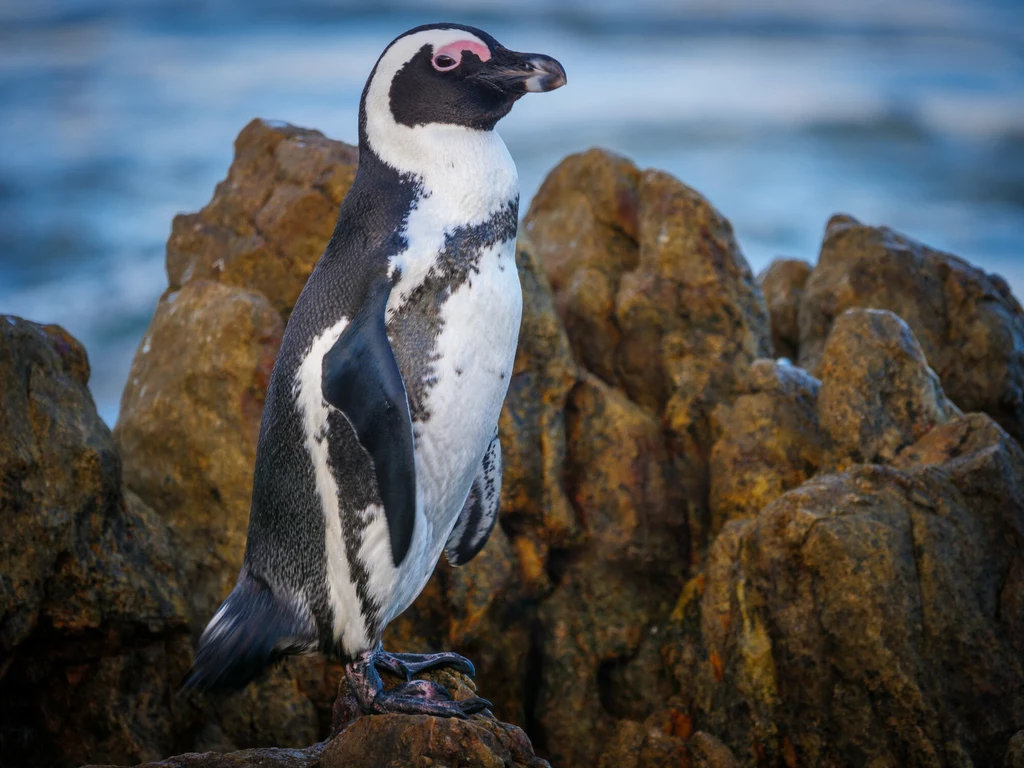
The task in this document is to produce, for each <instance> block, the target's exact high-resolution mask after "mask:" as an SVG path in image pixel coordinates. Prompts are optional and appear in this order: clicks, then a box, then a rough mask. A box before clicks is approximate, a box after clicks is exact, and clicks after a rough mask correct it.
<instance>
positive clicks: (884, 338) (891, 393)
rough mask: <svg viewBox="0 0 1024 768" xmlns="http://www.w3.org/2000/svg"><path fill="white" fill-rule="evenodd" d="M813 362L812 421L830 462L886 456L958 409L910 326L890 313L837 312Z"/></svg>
mask: <svg viewBox="0 0 1024 768" xmlns="http://www.w3.org/2000/svg"><path fill="white" fill-rule="evenodd" d="M854 361H855V362H854ZM819 368H820V371H821V392H820V394H819V396H818V421H819V423H820V424H821V428H822V429H823V430H824V432H825V433H826V434H827V435H828V437H829V439H830V449H829V452H828V454H829V455H828V462H829V464H830V465H831V466H832V467H836V468H842V467H844V466H847V465H849V464H855V463H863V462H888V461H891V460H892V459H893V458H895V456H896V454H897V453H898V452H899V451H900V449H901V448H904V447H906V446H908V445H910V444H911V443H914V442H916V441H917V440H919V439H920V438H921V437H923V436H924V435H925V434H927V433H928V432H929V431H930V430H931V429H932V428H933V427H935V426H937V425H939V424H945V423H946V422H947V421H949V420H950V419H951V418H955V417H957V416H961V415H962V414H961V413H960V410H959V409H958V408H957V407H956V406H955V405H953V404H952V403H951V402H949V400H948V399H947V398H946V395H945V393H943V391H942V386H941V385H940V384H939V378H938V376H936V375H935V372H934V371H933V370H932V369H931V368H929V367H928V361H927V360H925V357H924V353H923V352H922V351H921V346H920V345H919V344H918V343H917V339H915V338H914V334H913V332H911V330H910V327H909V326H908V325H907V324H906V323H905V322H903V320H901V319H900V318H899V317H897V316H896V315H894V314H893V313H892V312H887V311H885V310H877V309H850V310H847V311H846V312H844V313H843V314H842V315H840V316H839V317H838V318H837V319H836V321H835V323H834V324H833V325H832V332H831V333H830V334H829V337H828V341H827V343H826V344H825V351H824V352H823V353H822V357H821V363H820V365H819Z"/></svg>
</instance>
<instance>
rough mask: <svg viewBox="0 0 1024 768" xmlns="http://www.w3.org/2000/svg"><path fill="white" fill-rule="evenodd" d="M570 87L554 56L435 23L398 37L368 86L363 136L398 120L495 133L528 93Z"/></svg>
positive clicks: (469, 29)
mask: <svg viewBox="0 0 1024 768" xmlns="http://www.w3.org/2000/svg"><path fill="white" fill-rule="evenodd" d="M562 85H565V70H564V69H562V65H561V64H559V63H558V62H557V61H555V60H554V59H552V58H551V57H550V56H542V55H540V54H536V53H517V52H515V51H510V50H508V49H507V48H505V47H504V46H502V45H501V44H500V43H499V42H498V41H497V40H495V39H494V38H493V37H491V36H490V35H488V34H487V33H486V32H483V31H481V30H479V29H476V28H474V27H467V26H463V25H460V24H430V25H427V26H423V27H416V28H415V29H411V30H409V31H408V32H406V33H405V34H403V35H401V36H399V37H398V38H396V39H395V40H394V41H393V42H392V43H391V45H389V46H388V47H387V48H386V49H385V50H384V53H383V54H381V57H380V59H379V60H378V61H377V66H376V67H374V70H373V72H372V73H371V74H370V79H369V80H368V81H367V83H366V88H365V89H364V90H363V99H362V105H361V109H360V113H361V114H360V129H361V130H360V133H361V135H360V139H361V140H364V139H365V138H366V135H367V134H368V135H369V138H370V140H371V143H373V140H374V138H375V136H374V133H375V129H378V131H383V130H385V129H386V127H387V126H389V125H390V124H394V125H397V126H405V127H407V128H417V127H419V126H433V125H444V126H459V127H462V128H467V129H472V130H479V131H489V130H491V129H493V128H494V126H495V124H496V123H497V122H498V121H499V120H500V119H501V118H503V117H504V116H505V115H507V114H508V112H509V110H510V109H512V105H513V104H515V102H516V100H518V99H519V98H520V97H521V96H523V95H524V94H526V93H531V92H532V93H539V92H543V91H551V90H554V89H555V88H559V87H561V86H562Z"/></svg>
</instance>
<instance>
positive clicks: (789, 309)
mask: <svg viewBox="0 0 1024 768" xmlns="http://www.w3.org/2000/svg"><path fill="white" fill-rule="evenodd" d="M811 269H812V267H811V265H810V264H808V263H807V262H806V261H802V260H800V259H776V260H775V261H773V262H772V263H771V264H769V265H768V267H766V268H765V270H764V271H763V272H761V274H759V275H758V276H757V282H758V283H759V284H760V286H761V293H762V294H763V295H764V301H765V304H767V306H768V312H769V314H770V317H771V328H772V348H773V349H774V350H775V356H776V357H785V358H788V359H789V360H794V361H795V360H796V359H797V357H798V354H799V350H800V322H799V313H800V302H801V300H802V299H803V296H804V286H805V285H806V284H807V278H809V277H810V276H811Z"/></svg>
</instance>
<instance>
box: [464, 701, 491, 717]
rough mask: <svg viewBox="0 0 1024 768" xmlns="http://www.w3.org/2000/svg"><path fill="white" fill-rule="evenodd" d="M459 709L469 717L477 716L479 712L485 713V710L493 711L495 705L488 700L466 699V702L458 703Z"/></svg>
mask: <svg viewBox="0 0 1024 768" xmlns="http://www.w3.org/2000/svg"><path fill="white" fill-rule="evenodd" d="M458 705H459V707H461V708H462V711H463V712H465V713H466V714H467V715H475V714H476V713H477V712H483V711H484V710H485V709H491V708H492V707H493V705H492V704H491V702H489V701H488V700H487V699H480V698H474V699H466V700H465V701H460V702H458Z"/></svg>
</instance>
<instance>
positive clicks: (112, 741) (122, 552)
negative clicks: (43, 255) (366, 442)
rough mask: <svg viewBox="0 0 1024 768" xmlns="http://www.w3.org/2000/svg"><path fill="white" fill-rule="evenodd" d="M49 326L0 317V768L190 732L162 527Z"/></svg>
mask: <svg viewBox="0 0 1024 768" xmlns="http://www.w3.org/2000/svg"><path fill="white" fill-rule="evenodd" d="M88 377H89V364H88V360H87V358H86V356H85V351H84V350H83V349H82V347H81V345H79V344H78V342H77V341H75V340H74V339H73V338H72V337H71V336H70V335H68V334H67V332H66V331H64V330H63V329H61V328H59V327H56V326H40V325H36V324H35V323H30V322H28V321H25V320H21V319H19V318H14V317H2V318H0V514H2V516H3V519H4V524H5V526H6V532H5V535H4V537H3V539H2V541H0V609H2V613H0V616H2V619H0V762H2V763H3V764H5V765H54V766H71V765H78V764H79V763H80V762H81V761H82V760H83V759H84V760H97V759H99V760H110V761H120V762H135V761H138V760H144V759H149V758H155V757H159V756H160V755H161V754H166V753H167V752H169V751H171V750H172V749H173V748H174V746H175V740H174V734H175V733H176V732H178V731H179V730H180V729H181V728H182V727H183V726H187V725H188V722H187V721H188V718H189V712H188V711H187V708H177V707H175V706H174V694H175V691H176V688H177V684H178V681H179V680H180V676H181V674H183V673H184V671H185V669H186V668H187V665H188V661H189V650H188V645H189V641H188V634H187V632H188V625H187V621H188V619H187V606H186V604H185V601H184V599H183V598H182V587H181V575H180V572H179V565H178V558H177V553H176V552H175V551H174V549H173V547H172V544H171V540H170V536H169V534H168V531H167V528H166V525H165V524H164V523H163V522H162V521H161V520H160V518H159V517H158V516H156V515H155V514H154V513H153V512H152V511H151V510H150V509H148V508H147V507H146V505H145V504H144V503H142V501H140V500H139V498H138V497H137V496H134V495H133V494H131V493H127V494H126V493H123V492H122V489H121V461H120V459H119V457H118V454H117V451H116V449H115V446H114V441H113V439H112V437H111V434H110V430H109V429H107V427H106V425H104V424H103V422H102V420H101V419H100V418H99V416H98V415H97V413H96V408H95V406H94V404H93V401H92V398H91V397H90V395H89V391H88V389H87V382H88Z"/></svg>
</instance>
